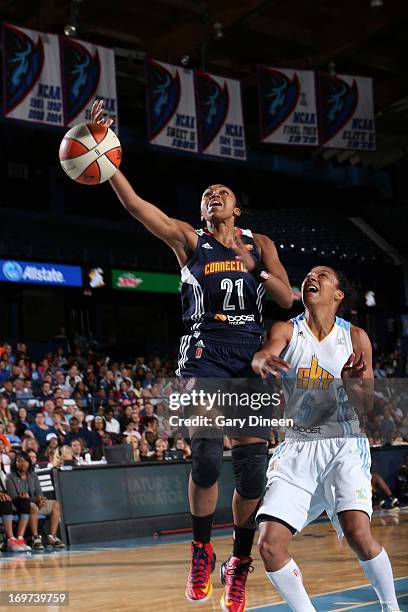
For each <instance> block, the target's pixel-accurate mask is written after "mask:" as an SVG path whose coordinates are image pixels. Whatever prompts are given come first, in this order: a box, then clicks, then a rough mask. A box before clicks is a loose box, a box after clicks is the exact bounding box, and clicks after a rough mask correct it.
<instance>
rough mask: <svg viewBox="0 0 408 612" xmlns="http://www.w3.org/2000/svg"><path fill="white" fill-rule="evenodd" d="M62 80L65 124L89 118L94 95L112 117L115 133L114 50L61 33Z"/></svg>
mask: <svg viewBox="0 0 408 612" xmlns="http://www.w3.org/2000/svg"><path fill="white" fill-rule="evenodd" d="M60 41H61V61H62V74H63V79H64V108H65V125H67V126H69V127H71V126H73V125H76V124H77V123H82V122H84V121H89V120H90V118H91V114H90V109H91V106H92V102H93V101H94V99H95V98H98V99H100V98H103V100H104V104H105V113H106V115H107V116H108V117H112V118H114V119H115V121H114V123H113V124H112V126H111V129H112V130H113V131H114V132H116V133H118V100H117V95H116V72H115V54H114V51H113V49H107V48H106V47H101V46H100V45H93V44H91V43H88V42H83V41H82V40H76V39H74V38H69V37H68V36H61V37H60Z"/></svg>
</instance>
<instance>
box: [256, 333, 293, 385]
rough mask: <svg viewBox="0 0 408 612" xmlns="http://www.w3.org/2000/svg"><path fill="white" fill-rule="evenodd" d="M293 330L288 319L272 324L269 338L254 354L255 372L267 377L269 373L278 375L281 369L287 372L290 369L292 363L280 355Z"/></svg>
mask: <svg viewBox="0 0 408 612" xmlns="http://www.w3.org/2000/svg"><path fill="white" fill-rule="evenodd" d="M292 332H293V325H292V323H289V322H287V321H286V322H283V321H280V322H279V323H275V324H274V325H272V327H271V329H270V332H269V334H268V338H267V340H265V342H264V343H263V345H262V347H261V349H260V350H259V351H257V352H256V353H255V355H254V356H253V359H252V369H253V370H254V372H256V373H257V374H259V376H262V378H266V377H267V376H268V374H272V375H274V376H277V375H279V373H280V372H281V371H283V372H287V371H288V370H289V369H290V364H289V363H288V362H287V361H285V360H284V359H282V358H281V357H279V355H280V354H281V353H282V351H283V350H284V349H285V348H286V347H287V345H288V344H289V342H290V340H291V338H292Z"/></svg>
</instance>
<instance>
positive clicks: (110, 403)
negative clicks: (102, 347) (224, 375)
mask: <svg viewBox="0 0 408 612" xmlns="http://www.w3.org/2000/svg"><path fill="white" fill-rule="evenodd" d="M398 363H399V360H398V354H397V353H393V354H392V355H388V356H384V355H383V356H381V359H379V360H378V361H376V362H375V369H374V372H375V376H376V378H377V379H382V378H383V373H384V374H385V378H387V377H392V378H393V377H395V372H396V370H397V369H398ZM175 365H176V364H175V361H174V360H172V359H161V358H159V357H158V356H154V357H152V358H151V359H146V358H145V357H143V356H139V357H136V358H135V359H134V360H133V362H132V363H124V362H122V363H120V362H117V361H114V360H112V359H109V358H108V357H107V356H105V355H102V354H99V353H97V352H94V351H93V350H89V348H88V349H86V350H85V349H84V347H79V346H75V347H74V348H73V349H72V351H71V352H70V353H68V352H66V348H65V350H64V348H63V347H62V346H60V347H59V348H58V349H56V351H55V352H54V353H48V354H47V355H45V356H44V357H43V358H42V359H40V360H38V361H35V360H33V359H32V357H31V356H30V353H29V350H28V347H27V345H26V344H25V343H23V342H19V343H18V344H17V346H16V347H12V346H11V345H10V344H8V343H4V344H0V445H2V449H3V453H6V454H7V453H9V452H10V451H12V450H13V449H16V448H17V449H20V448H21V449H22V450H23V451H26V452H31V453H32V456H33V458H34V459H35V462H36V463H37V464H39V465H41V466H47V465H48V466H51V465H52V466H60V465H62V464H64V463H65V464H67V462H70V463H72V464H81V463H84V462H86V463H89V462H91V461H100V460H102V459H103V457H104V455H105V449H106V448H107V447H109V446H112V445H116V444H129V445H131V447H132V454H133V457H134V461H135V462H142V461H163V460H169V459H179V460H182V459H188V458H189V456H190V454H191V449H190V444H189V442H190V440H189V439H188V431H187V430H185V431H180V430H175V429H174V428H172V427H171V426H170V423H169V417H170V415H171V414H172V412H171V411H170V409H169V405H168V401H166V398H168V395H169V393H170V392H171V390H172V389H173V388H172V387H171V383H170V381H171V380H174V371H175ZM379 373H380V374H379ZM403 382H404V381H403ZM407 406H408V381H407V384H406V385H405V384H402V385H399V386H398V385H397V386H395V385H390V386H387V381H386V380H377V381H376V387H375V402H374V407H373V409H372V410H371V411H370V412H369V413H368V414H367V415H365V416H364V417H363V419H362V426H363V428H364V430H365V432H366V434H367V436H368V438H369V440H370V445H371V446H383V445H390V444H407V443H408V410H407ZM282 435H283V434H282V432H280V431H272V432H271V439H270V446H271V447H273V446H275V445H276V444H278V443H279V442H280V440H281V439H282ZM229 448H230V444H229V441H228V439H227V438H225V450H228V449H229ZM5 461H6V462H7V459H6V460H5ZM9 461H10V458H9Z"/></svg>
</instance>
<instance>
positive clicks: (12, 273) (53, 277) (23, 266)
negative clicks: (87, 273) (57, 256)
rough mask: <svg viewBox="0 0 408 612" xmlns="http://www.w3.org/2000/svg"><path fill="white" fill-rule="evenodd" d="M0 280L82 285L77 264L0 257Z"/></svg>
mask: <svg viewBox="0 0 408 612" xmlns="http://www.w3.org/2000/svg"><path fill="white" fill-rule="evenodd" d="M0 281H3V282H9V283H28V284H34V285H60V286H61V287H82V271H81V268H80V267H79V266H64V265H61V264H53V263H51V264H50V263H38V262H36V263H34V262H32V261H18V260H15V259H0Z"/></svg>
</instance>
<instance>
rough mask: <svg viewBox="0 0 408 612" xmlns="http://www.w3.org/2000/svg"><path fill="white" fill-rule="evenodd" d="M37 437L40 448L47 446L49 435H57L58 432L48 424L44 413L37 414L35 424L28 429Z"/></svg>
mask: <svg viewBox="0 0 408 612" xmlns="http://www.w3.org/2000/svg"><path fill="white" fill-rule="evenodd" d="M28 429H29V430H30V431H32V433H33V434H34V435H35V437H36V439H37V441H38V444H39V445H40V448H45V447H46V446H47V435H48V434H50V433H54V434H56V433H57V432H56V431H55V429H54V428H53V427H50V426H49V425H47V424H46V422H45V418H44V415H43V414H42V412H37V414H36V415H35V422H34V423H33V424H32V425H30V426H29V428H28Z"/></svg>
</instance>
